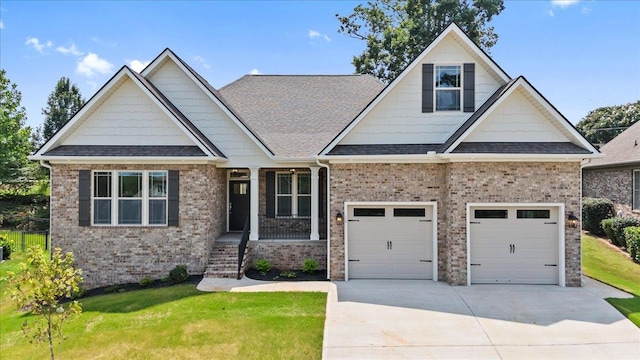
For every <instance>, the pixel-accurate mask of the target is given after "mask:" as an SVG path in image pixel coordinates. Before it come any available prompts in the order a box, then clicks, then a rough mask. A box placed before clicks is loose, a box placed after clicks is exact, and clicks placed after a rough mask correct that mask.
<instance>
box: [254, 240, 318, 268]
mask: <svg viewBox="0 0 640 360" xmlns="http://www.w3.org/2000/svg"><path fill="white" fill-rule="evenodd" d="M249 247H250V249H251V251H250V253H249V262H250V263H251V264H253V263H254V262H255V261H256V260H258V259H267V260H269V261H270V262H271V265H272V266H273V267H274V268H276V269H281V270H287V269H290V270H291V269H302V264H303V263H304V261H305V260H306V259H314V260H316V261H317V262H318V269H326V268H327V241H326V240H319V241H310V240H258V241H250V242H249Z"/></svg>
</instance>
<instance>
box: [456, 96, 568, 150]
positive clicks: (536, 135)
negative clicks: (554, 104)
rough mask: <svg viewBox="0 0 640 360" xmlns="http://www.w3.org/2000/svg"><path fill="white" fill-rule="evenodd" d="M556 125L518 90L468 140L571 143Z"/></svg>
mask: <svg viewBox="0 0 640 360" xmlns="http://www.w3.org/2000/svg"><path fill="white" fill-rule="evenodd" d="M554 123H556V121H555V120H553V119H549V118H547V117H546V116H545V113H543V112H541V111H540V110H539V109H538V108H537V107H536V106H534V105H533V104H532V103H531V102H530V101H529V100H528V99H527V97H525V95H524V94H523V92H522V89H517V90H516V91H514V92H513V93H511V95H509V97H508V98H506V99H505V100H504V101H503V102H502V103H501V104H500V105H499V106H498V107H497V108H496V109H495V110H494V111H493V112H491V114H490V115H489V116H488V117H487V118H486V119H484V121H483V122H482V123H481V124H480V125H478V127H477V128H476V129H474V131H473V132H472V133H471V134H470V135H469V136H468V137H467V138H466V139H465V141H466V142H483V141H531V142H566V141H569V140H568V139H567V137H566V136H564V135H563V134H562V132H561V131H560V130H559V129H558V128H556V127H555V126H554V125H553V124H554Z"/></svg>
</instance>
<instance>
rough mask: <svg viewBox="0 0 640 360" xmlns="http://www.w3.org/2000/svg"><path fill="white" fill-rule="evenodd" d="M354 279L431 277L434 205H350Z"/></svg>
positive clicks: (351, 272) (350, 266)
mask: <svg viewBox="0 0 640 360" xmlns="http://www.w3.org/2000/svg"><path fill="white" fill-rule="evenodd" d="M347 210H348V230H347V231H348V237H347V238H348V262H347V266H348V276H349V278H351V279H357V278H360V279H362V278H366V279H432V278H433V262H434V257H433V245H434V244H433V226H434V225H435V224H434V219H433V215H434V211H433V206H431V205H425V206H419V207H417V206H393V205H383V206H377V205H371V206H358V205H354V206H349V207H348V209H347Z"/></svg>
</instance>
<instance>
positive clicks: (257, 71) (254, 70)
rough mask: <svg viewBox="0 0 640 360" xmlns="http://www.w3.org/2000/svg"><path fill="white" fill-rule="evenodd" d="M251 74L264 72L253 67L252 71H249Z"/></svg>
mask: <svg viewBox="0 0 640 360" xmlns="http://www.w3.org/2000/svg"><path fill="white" fill-rule="evenodd" d="M249 74H250V75H260V74H262V73H261V72H260V70H258V69H251V71H249Z"/></svg>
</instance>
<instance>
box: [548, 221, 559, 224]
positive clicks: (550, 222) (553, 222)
mask: <svg viewBox="0 0 640 360" xmlns="http://www.w3.org/2000/svg"><path fill="white" fill-rule="evenodd" d="M545 224H547V225H556V224H557V222H555V221H549V222H545Z"/></svg>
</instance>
